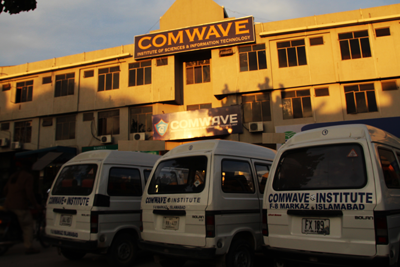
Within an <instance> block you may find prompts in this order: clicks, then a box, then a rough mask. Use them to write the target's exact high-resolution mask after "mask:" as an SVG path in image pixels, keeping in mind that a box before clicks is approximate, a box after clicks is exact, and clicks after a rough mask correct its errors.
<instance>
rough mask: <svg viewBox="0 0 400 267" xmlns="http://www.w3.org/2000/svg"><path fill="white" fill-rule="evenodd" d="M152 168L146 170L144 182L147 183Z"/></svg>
mask: <svg viewBox="0 0 400 267" xmlns="http://www.w3.org/2000/svg"><path fill="white" fill-rule="evenodd" d="M150 173H151V170H144V182H145V183H147V180H148V179H149V176H150Z"/></svg>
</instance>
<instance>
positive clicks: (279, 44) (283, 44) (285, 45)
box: [276, 41, 290, 48]
mask: <svg viewBox="0 0 400 267" xmlns="http://www.w3.org/2000/svg"><path fill="white" fill-rule="evenodd" d="M276 46H277V47H278V48H285V47H290V41H287V42H279V43H277V44H276Z"/></svg>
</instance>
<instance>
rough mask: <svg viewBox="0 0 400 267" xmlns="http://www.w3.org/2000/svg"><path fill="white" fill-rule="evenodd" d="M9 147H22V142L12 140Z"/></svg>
mask: <svg viewBox="0 0 400 267" xmlns="http://www.w3.org/2000/svg"><path fill="white" fill-rule="evenodd" d="M11 148H12V149H21V148H22V143H21V142H12V143H11Z"/></svg>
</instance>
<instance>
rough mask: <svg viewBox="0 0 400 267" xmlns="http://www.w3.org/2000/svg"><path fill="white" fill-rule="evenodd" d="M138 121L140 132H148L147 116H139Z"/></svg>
mask: <svg viewBox="0 0 400 267" xmlns="http://www.w3.org/2000/svg"><path fill="white" fill-rule="evenodd" d="M138 119H139V120H138V132H140V133H143V132H145V131H146V114H143V113H142V114H139V117H138Z"/></svg>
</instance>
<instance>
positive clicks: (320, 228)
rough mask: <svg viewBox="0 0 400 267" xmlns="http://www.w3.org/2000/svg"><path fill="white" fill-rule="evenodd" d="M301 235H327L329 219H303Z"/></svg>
mask: <svg viewBox="0 0 400 267" xmlns="http://www.w3.org/2000/svg"><path fill="white" fill-rule="evenodd" d="M302 233H303V234H318V235H329V219H308V218H307V219H306V218H303V226H302Z"/></svg>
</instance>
